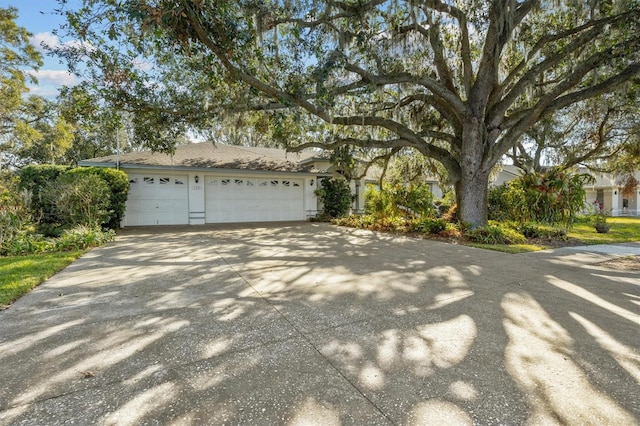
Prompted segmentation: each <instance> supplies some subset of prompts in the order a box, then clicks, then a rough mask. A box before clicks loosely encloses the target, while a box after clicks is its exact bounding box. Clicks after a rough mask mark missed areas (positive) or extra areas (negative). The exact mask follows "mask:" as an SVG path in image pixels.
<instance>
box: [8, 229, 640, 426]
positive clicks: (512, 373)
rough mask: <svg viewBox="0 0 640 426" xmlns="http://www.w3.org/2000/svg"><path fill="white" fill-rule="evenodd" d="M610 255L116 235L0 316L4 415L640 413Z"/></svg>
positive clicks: (298, 232)
mask: <svg viewBox="0 0 640 426" xmlns="http://www.w3.org/2000/svg"><path fill="white" fill-rule="evenodd" d="M629 247H632V248H633V249H634V250H637V249H638V248H640V244H635V245H629ZM611 256H612V255H610V254H606V253H598V252H586V251H582V250H575V249H562V250H558V251H551V252H538V253H534V254H526V255H509V254H502V253H498V252H491V251H484V250H480V249H474V248H469V247H463V246H458V245H450V244H444V243H439V242H433V241H428V240H418V239H409V238H404V237H398V236H392V235H386V234H379V233H372V232H368V231H361V230H353V229H346V228H338V227H334V226H331V225H327V224H310V223H297V224H284V225H281V226H271V225H269V226H264V225H262V226H261V225H254V226H244V227H240V226H237V227H234V226H228V227H208V226H207V227H180V228H158V229H133V230H125V231H124V232H122V233H121V234H120V235H119V236H118V238H117V240H116V241H115V242H113V243H110V244H108V245H106V246H104V247H101V248H98V249H94V250H92V251H90V252H89V253H88V254H87V255H85V256H84V257H82V258H81V259H79V260H78V261H77V262H75V263H73V264H72V265H71V266H69V267H68V268H67V269H65V270H64V271H63V272H61V273H60V274H58V275H56V276H55V277H53V278H52V279H50V280H49V281H47V282H46V283H44V284H43V285H42V286H40V287H39V288H37V289H36V290H34V291H33V292H32V293H31V294H29V295H27V296H26V297H24V298H22V299H21V300H20V301H18V302H17V303H15V304H14V305H13V306H12V307H11V308H10V309H8V310H6V311H2V312H0V424H12V425H13V424H33V425H52V424H81V425H89V424H109V425H110V424H117V425H128V424H131V425H133V424H136V425H137V424H171V425H190V424H192V425H201V424H212V425H218V424H232V425H234V424H247V425H278V424H282V425H311V424H319V425H338V424H344V425H350V424H355V425H386V424H396V425H418V424H429V425H436V424H443V425H454V424H474V423H475V424H482V425H489V424H509V425H518V424H580V425H586V424H593V425H605V424H606V425H632V424H638V423H639V422H640V312H639V305H640V274H638V273H637V272H635V273H634V272H625V271H616V270H612V269H607V268H605V267H602V266H598V265H596V263H598V262H599V261H602V260H605V259H610V258H611Z"/></svg>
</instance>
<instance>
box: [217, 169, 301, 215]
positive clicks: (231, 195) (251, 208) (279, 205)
mask: <svg viewBox="0 0 640 426" xmlns="http://www.w3.org/2000/svg"><path fill="white" fill-rule="evenodd" d="M205 181H206V183H207V185H206V189H205V204H206V216H205V217H206V222H208V223H221V222H222V223H224V222H266V221H282V220H303V219H304V207H303V203H304V201H303V191H302V189H303V185H302V183H303V181H302V180H294V179H275V178H274V179H265V178H251V177H233V178H231V177H208V178H207V179H206V180H205Z"/></svg>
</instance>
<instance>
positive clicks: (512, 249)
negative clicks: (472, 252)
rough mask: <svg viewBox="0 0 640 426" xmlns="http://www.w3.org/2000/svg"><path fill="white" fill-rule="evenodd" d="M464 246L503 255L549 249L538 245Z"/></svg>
mask: <svg viewBox="0 0 640 426" xmlns="http://www.w3.org/2000/svg"><path fill="white" fill-rule="evenodd" d="M464 245H466V246H469V247H476V248H481V249H485V250H493V251H499V252H502V253H511V254H517V253H529V252H532V251H539V250H545V249H546V248H547V247H545V246H541V245H538V244H479V243H471V242H465V243H464Z"/></svg>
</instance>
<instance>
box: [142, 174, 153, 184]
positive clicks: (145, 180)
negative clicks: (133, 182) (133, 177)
mask: <svg viewBox="0 0 640 426" xmlns="http://www.w3.org/2000/svg"><path fill="white" fill-rule="evenodd" d="M142 180H143V181H144V183H147V184H150V185H153V184H154V183H155V179H154V178H152V177H147V176H145V177H144V178H142Z"/></svg>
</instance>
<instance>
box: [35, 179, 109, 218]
mask: <svg viewBox="0 0 640 426" xmlns="http://www.w3.org/2000/svg"><path fill="white" fill-rule="evenodd" d="M109 198H110V193H109V187H108V186H107V184H106V183H105V181H104V180H102V179H101V178H100V177H98V176H96V175H92V174H89V175H87V176H81V175H78V174H74V173H65V174H62V175H60V176H59V177H58V179H56V180H55V181H54V182H50V183H49V184H47V185H45V186H44V187H43V188H41V189H40V199H41V200H42V201H43V204H49V205H51V206H54V209H55V210H54V211H55V214H56V216H57V217H58V218H60V221H61V223H62V224H63V225H66V226H74V225H87V226H92V227H99V226H100V225H102V224H103V223H106V222H108V220H109V217H110V212H109V210H108V207H109V204H110V203H109Z"/></svg>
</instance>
